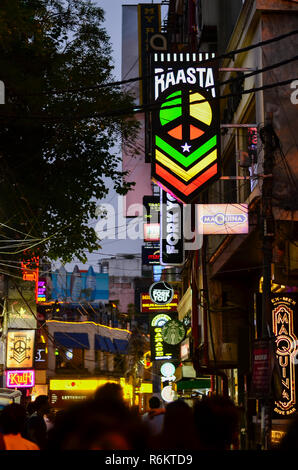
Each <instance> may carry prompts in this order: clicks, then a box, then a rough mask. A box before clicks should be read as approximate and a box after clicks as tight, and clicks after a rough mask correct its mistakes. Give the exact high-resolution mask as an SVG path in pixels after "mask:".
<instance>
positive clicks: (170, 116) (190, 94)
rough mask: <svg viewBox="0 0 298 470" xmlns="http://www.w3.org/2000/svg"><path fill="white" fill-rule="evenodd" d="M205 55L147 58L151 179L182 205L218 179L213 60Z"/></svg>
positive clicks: (188, 54) (216, 116)
mask: <svg viewBox="0 0 298 470" xmlns="http://www.w3.org/2000/svg"><path fill="white" fill-rule="evenodd" d="M210 59H214V57H213V55H212V57H211V54H209V53H168V52H166V53H164V52H159V53H157V52H156V53H153V54H152V56H151V76H152V83H151V85H152V86H151V101H153V102H155V105H154V110H153V111H152V152H151V153H152V179H153V181H154V182H156V183H157V184H159V185H160V186H161V187H162V188H163V189H165V190H166V191H167V192H169V193H171V194H172V195H174V196H175V197H176V198H177V199H179V200H180V201H182V202H184V203H190V202H195V199H196V198H197V197H198V194H199V193H200V192H201V191H202V190H203V189H205V187H206V185H208V184H209V183H210V182H211V181H213V180H214V179H216V178H218V177H219V162H218V156H219V142H220V138H219V129H220V127H219V114H218V100H217V99H216V95H217V92H216V87H215V81H216V79H217V70H216V65H215V64H216V62H215V60H212V61H209V62H208V60H210Z"/></svg>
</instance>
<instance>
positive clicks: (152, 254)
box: [142, 246, 160, 265]
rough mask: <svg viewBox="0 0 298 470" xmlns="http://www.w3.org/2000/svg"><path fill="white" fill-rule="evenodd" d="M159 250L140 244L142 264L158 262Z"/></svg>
mask: <svg viewBox="0 0 298 470" xmlns="http://www.w3.org/2000/svg"><path fill="white" fill-rule="evenodd" d="M159 259H160V250H159V246H158V247H153V248H148V247H146V246H142V264H145V265H155V264H159Z"/></svg>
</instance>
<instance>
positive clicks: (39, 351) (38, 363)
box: [34, 343, 47, 369]
mask: <svg viewBox="0 0 298 470" xmlns="http://www.w3.org/2000/svg"><path fill="white" fill-rule="evenodd" d="M34 367H35V369H46V368H47V345H46V344H45V343H37V344H36V349H35V357H34Z"/></svg>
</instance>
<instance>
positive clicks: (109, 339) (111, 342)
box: [104, 336, 117, 353]
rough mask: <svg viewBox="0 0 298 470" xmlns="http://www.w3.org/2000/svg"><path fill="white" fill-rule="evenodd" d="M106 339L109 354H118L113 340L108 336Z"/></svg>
mask: <svg viewBox="0 0 298 470" xmlns="http://www.w3.org/2000/svg"><path fill="white" fill-rule="evenodd" d="M104 339H105V341H106V343H107V345H108V348H109V352H111V353H116V352H117V351H116V347H115V345H114V343H113V341H112V340H111V338H109V337H108V336H105V337H104Z"/></svg>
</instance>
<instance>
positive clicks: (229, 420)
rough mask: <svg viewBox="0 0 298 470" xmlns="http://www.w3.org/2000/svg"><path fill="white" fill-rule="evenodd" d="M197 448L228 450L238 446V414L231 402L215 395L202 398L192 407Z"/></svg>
mask: <svg viewBox="0 0 298 470" xmlns="http://www.w3.org/2000/svg"><path fill="white" fill-rule="evenodd" d="M194 421H195V427H196V431H197V435H198V448H199V449H203V450H230V449H231V446H233V448H234V449H237V448H238V446H239V437H238V436H239V412H238V409H237V408H236V406H235V405H234V403H233V402H232V400H230V399H229V398H226V397H223V396H220V395H215V396H211V397H205V396H204V397H203V398H202V399H201V400H198V401H197V402H196V403H195V405H194Z"/></svg>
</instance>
